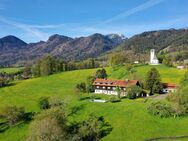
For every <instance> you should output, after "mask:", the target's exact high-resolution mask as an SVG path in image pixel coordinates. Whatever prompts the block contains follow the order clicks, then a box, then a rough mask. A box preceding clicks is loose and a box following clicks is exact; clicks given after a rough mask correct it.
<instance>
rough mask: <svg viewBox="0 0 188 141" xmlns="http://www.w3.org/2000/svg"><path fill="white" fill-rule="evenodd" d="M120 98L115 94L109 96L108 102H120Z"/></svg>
mask: <svg viewBox="0 0 188 141" xmlns="http://www.w3.org/2000/svg"><path fill="white" fill-rule="evenodd" d="M120 101H121V99H120V98H119V97H117V96H113V97H110V102H112V103H115V102H120Z"/></svg>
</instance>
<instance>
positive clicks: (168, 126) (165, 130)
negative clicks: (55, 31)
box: [0, 66, 188, 141]
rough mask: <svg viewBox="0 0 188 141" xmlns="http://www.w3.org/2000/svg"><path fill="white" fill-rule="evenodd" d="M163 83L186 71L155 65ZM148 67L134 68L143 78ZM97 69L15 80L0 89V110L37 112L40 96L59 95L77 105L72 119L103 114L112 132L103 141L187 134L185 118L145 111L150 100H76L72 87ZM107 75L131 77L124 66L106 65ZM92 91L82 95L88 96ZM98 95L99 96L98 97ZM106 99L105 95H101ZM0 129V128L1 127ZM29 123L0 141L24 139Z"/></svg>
mask: <svg viewBox="0 0 188 141" xmlns="http://www.w3.org/2000/svg"><path fill="white" fill-rule="evenodd" d="M156 67H157V69H158V70H159V72H160V73H161V76H162V80H163V81H165V82H174V83H179V81H180V80H181V78H182V77H183V75H184V72H185V71H180V70H177V69H175V68H168V67H165V66H156ZM150 68H151V66H139V67H135V69H136V71H135V73H137V74H138V75H142V76H143V77H144V76H145V74H146V73H147V71H148V70H149V69H150ZM96 70H97V69H88V70H77V71H70V72H62V73H59V74H54V75H51V76H46V77H40V78H33V79H29V80H23V81H18V82H16V83H15V85H14V86H10V87H4V88H0V101H1V102H0V110H1V109H2V108H4V107H5V106H9V105H17V106H24V107H25V109H26V111H27V112H39V111H40V109H39V106H38V99H39V98H40V97H42V96H49V97H51V96H60V97H62V98H64V100H65V101H66V102H67V103H68V104H69V105H70V106H80V107H81V110H80V111H79V112H78V113H77V115H76V116H75V119H74V120H77V121H79V120H84V119H85V118H86V117H87V115H88V114H89V113H94V114H96V115H98V116H103V117H104V118H105V120H106V121H108V122H109V123H110V124H111V125H112V128H113V130H112V132H111V133H110V134H109V135H108V136H106V137H104V138H103V139H102V140H103V141H116V140H117V141H142V140H146V139H149V138H154V137H161V136H180V135H188V126H187V124H188V117H184V118H167V119H161V118H158V117H154V116H152V115H150V114H148V113H147V111H146V108H147V106H148V104H150V103H151V102H152V100H148V101H147V102H145V101H144V100H143V99H137V100H128V99H123V100H122V101H121V102H119V103H93V102H89V101H88V99H86V100H81V101H78V100H77V96H76V94H75V92H74V87H75V85H76V84H77V83H79V82H83V81H85V80H86V77H87V76H89V75H92V74H94V73H95V71H96ZM106 70H107V73H108V74H109V77H110V78H114V79H116V78H118V79H125V78H126V77H129V78H130V77H132V76H131V75H132V74H129V73H128V72H126V70H125V68H124V67H122V66H121V67H118V68H116V69H112V68H106ZM89 96H91V94H90V95H89V94H84V96H83V97H89ZM97 96H98V95H97ZM99 97H100V96H99ZM101 97H102V98H103V99H104V98H105V99H108V98H109V97H108V96H103V95H102V96H101ZM0 128H1V127H0ZM28 132H29V123H24V124H20V125H18V126H15V127H11V128H9V129H7V130H6V131H4V132H2V133H0V140H1V141H25V140H26V137H27V134H28Z"/></svg>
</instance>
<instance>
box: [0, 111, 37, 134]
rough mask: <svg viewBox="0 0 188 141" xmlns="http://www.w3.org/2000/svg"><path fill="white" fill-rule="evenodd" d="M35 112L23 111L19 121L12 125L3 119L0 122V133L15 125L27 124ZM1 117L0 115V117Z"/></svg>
mask: <svg viewBox="0 0 188 141" xmlns="http://www.w3.org/2000/svg"><path fill="white" fill-rule="evenodd" d="M34 115H35V113H33V112H28V113H25V114H24V116H23V118H22V120H21V121H19V122H18V123H16V124H14V125H10V124H9V122H8V121H3V122H1V123H0V133H3V132H5V131H6V130H8V129H9V128H11V127H16V126H20V125H23V124H28V123H30V122H31V120H32V119H33V117H34ZM1 118H2V117H1Z"/></svg>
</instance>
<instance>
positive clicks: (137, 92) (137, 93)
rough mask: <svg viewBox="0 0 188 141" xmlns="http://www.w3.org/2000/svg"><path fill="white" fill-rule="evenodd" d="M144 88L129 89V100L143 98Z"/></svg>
mask: <svg viewBox="0 0 188 141" xmlns="http://www.w3.org/2000/svg"><path fill="white" fill-rule="evenodd" d="M141 93H142V88H141V87H139V86H131V87H130V88H129V89H128V93H127V98H129V99H135V98H137V97H141Z"/></svg>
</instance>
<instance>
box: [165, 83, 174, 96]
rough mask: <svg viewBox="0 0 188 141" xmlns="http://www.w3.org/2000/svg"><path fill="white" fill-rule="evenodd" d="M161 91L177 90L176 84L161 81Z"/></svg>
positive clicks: (170, 91) (172, 91) (171, 91)
mask: <svg viewBox="0 0 188 141" xmlns="http://www.w3.org/2000/svg"><path fill="white" fill-rule="evenodd" d="M162 86H163V93H166V94H167V93H175V92H176V91H177V85H176V84H173V83H162Z"/></svg>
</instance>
